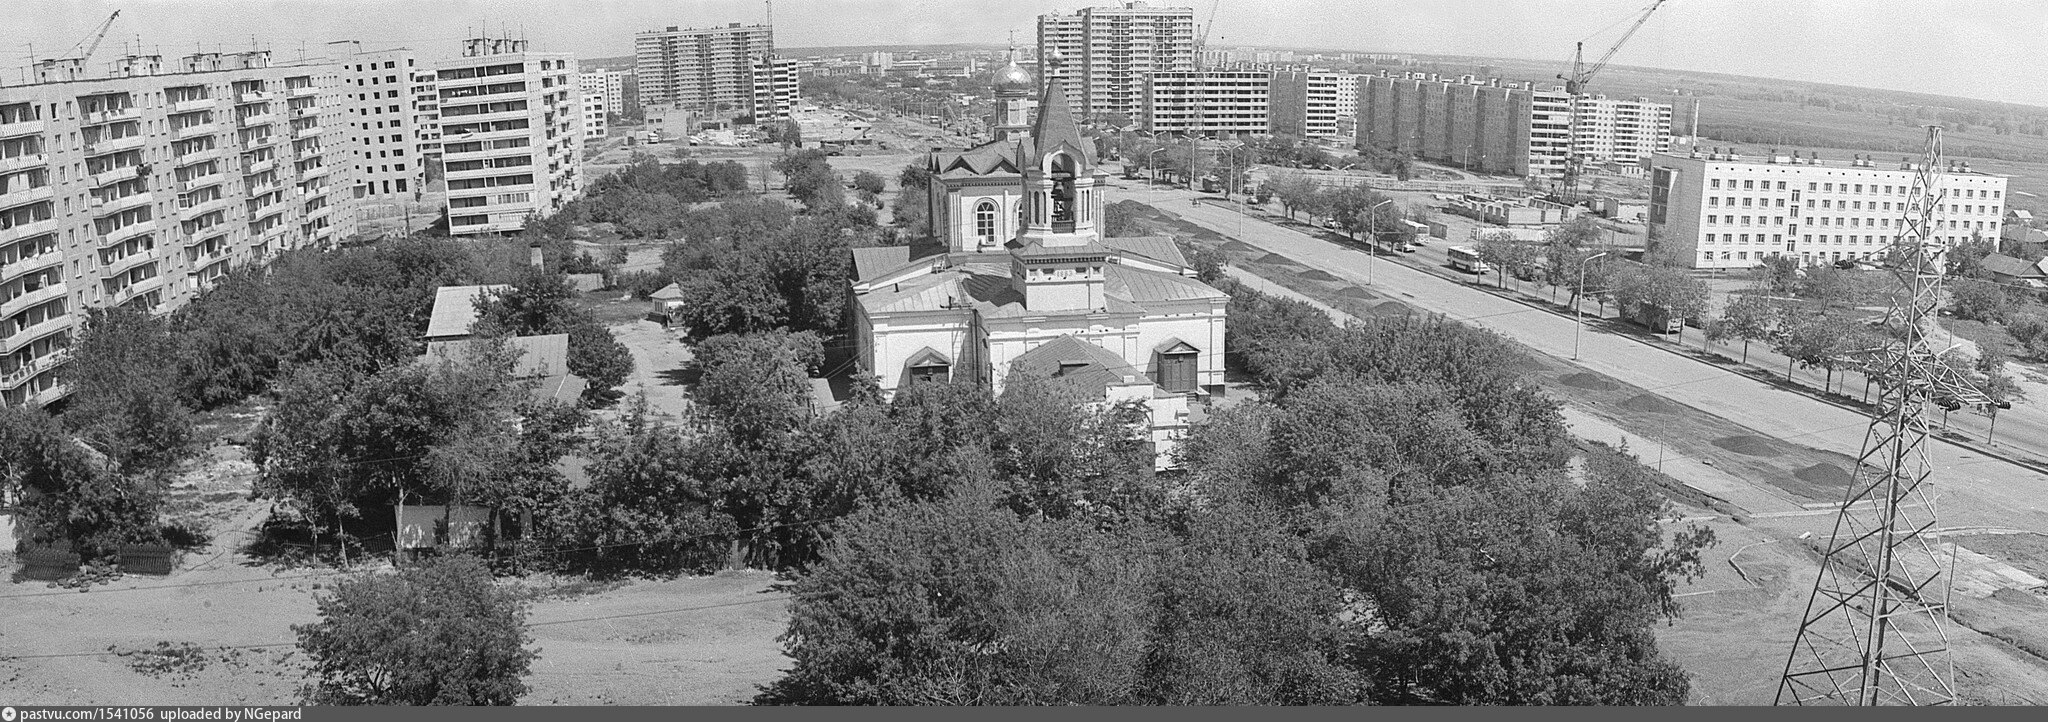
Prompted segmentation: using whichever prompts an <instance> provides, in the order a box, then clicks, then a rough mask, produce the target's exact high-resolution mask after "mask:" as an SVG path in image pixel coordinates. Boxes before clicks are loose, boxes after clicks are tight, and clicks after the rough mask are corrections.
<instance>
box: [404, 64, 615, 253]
mask: <svg viewBox="0 0 2048 722" xmlns="http://www.w3.org/2000/svg"><path fill="white" fill-rule="evenodd" d="M434 76H435V77H434V84H435V90H436V92H437V94H438V96H439V97H440V107H439V108H438V110H439V112H440V115H441V118H440V122H441V151H442V163H443V170H444V175H445V176H446V178H447V181H448V232H449V233H450V234H453V235H472V234H479V233H505V232H509V231H517V230H520V229H522V228H525V227H526V218H527V216H529V215H532V214H539V215H547V214H550V213H553V212H555V211H556V210H559V209H561V207H562V204H564V203H567V202H568V201H569V200H570V199H572V198H575V197H576V196H577V195H578V194H579V193H581V192H582V190H583V174H582V169H581V167H580V164H581V162H582V157H583V128H582V126H583V99H582V95H583V94H582V91H581V90H580V89H579V87H578V80H577V72H576V59H575V56H573V55H571V54H569V53H537V52H529V51H527V49H526V41H524V40H510V39H496V38H475V39H471V40H467V41H464V42H463V53H462V57H459V58H454V59H451V60H442V61H439V62H437V63H435V66H434Z"/></svg>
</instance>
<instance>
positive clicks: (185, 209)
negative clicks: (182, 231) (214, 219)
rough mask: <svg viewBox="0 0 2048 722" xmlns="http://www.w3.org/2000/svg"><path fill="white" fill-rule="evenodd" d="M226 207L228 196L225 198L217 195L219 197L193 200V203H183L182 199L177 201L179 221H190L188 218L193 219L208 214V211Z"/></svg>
mask: <svg viewBox="0 0 2048 722" xmlns="http://www.w3.org/2000/svg"><path fill="white" fill-rule="evenodd" d="M227 207H228V198H227V196H221V197H219V198H211V199H207V200H203V201H197V202H194V203H185V202H182V201H181V202H179V203H178V220H180V221H190V220H195V219H197V218H199V217H200V216H203V215H206V214H208V213H212V212H214V211H218V210H222V209H225V208H227Z"/></svg>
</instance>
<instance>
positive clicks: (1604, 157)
mask: <svg viewBox="0 0 2048 722" xmlns="http://www.w3.org/2000/svg"><path fill="white" fill-rule="evenodd" d="M1572 108H1573V111H1574V115H1575V116H1576V118H1577V122H1578V129H1577V131H1576V133H1577V136H1576V140H1575V141H1574V147H1575V148H1577V150H1578V153H1579V156H1580V158H1581V159H1582V160H1583V161H1584V162H1586V163H1588V164H1592V163H1621V164H1626V165H1634V164H1637V163H1641V162H1642V159H1644V158H1648V157H1650V155H1652V154H1655V153H1665V152H1669V151H1670V150H1671V104H1669V103H1656V102H1651V100H1650V99H1649V98H1609V97H1607V96H1605V95H1588V96H1580V97H1579V98H1578V100H1577V101H1575V102H1574V103H1573V104H1572Z"/></svg>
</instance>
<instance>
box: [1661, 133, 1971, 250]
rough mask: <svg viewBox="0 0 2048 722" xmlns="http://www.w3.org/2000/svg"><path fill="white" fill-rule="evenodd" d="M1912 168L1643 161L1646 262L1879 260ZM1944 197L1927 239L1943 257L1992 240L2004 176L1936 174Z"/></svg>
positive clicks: (1709, 159) (1797, 160)
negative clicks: (1659, 258) (1647, 172)
mask: <svg viewBox="0 0 2048 722" xmlns="http://www.w3.org/2000/svg"><path fill="white" fill-rule="evenodd" d="M1914 166H1915V163H1914V161H1912V160H1911V159H1907V160H1905V161H1903V162H1900V163H1898V164H1885V165H1884V166H1882V167H1880V165H1879V164H1878V163H1877V161H1875V160H1872V159H1869V158H1854V159H1851V160H1848V161H1840V162H1835V163H1827V162H1823V161H1822V160H1820V159H1819V158H1818V157H1806V158H1801V157H1799V156H1798V155H1797V154H1794V155H1790V156H1786V155H1778V154H1776V153H1773V154H1771V155H1767V156H1763V157H1754V156H1749V157H1745V156H1743V155H1741V154H1740V153H1737V152H1735V151H1734V149H1725V150H1724V149H1719V148H1710V149H1707V151H1706V152H1698V151H1695V152H1692V153H1688V154H1686V155H1682V156H1681V155H1676V154H1666V153H1659V154H1656V155H1653V156H1651V157H1650V167H1651V178H1650V218H1649V220H1650V224H1651V229H1652V231H1653V233H1652V235H1651V238H1653V239H1656V240H1653V241H1652V242H1651V243H1652V246H1651V249H1650V250H1651V252H1652V253H1659V254H1663V255H1665V256H1667V257H1670V258H1675V259H1679V260H1686V259H1690V263H1691V264H1692V267H1694V268H1748V267H1751V266H1755V265H1757V264H1759V263H1762V262H1763V261H1764V259H1767V258H1770V257H1773V256H1793V257H1796V258H1798V259H1799V260H1800V261H1801V262H1802V263H1823V262H1829V263H1831V262H1835V261H1847V260H1868V259H1873V258H1882V257H1883V255H1884V253H1885V248H1886V247H1887V246H1888V245H1890V244H1891V243H1892V241H1893V239H1895V238H1896V237H1897V236H1898V234H1899V232H1900V230H1901V221H1902V220H1903V219H1904V218H1905V215H1906V208H1907V206H1908V204H1909V203H1911V202H1912V200H1913V198H1912V196H1911V195H1909V194H1910V193H1911V192H1912V185H1913V177H1914V176H1915V175H1916V169H1915V167H1914ZM1935 178H1936V183H1937V184H1938V185H1939V187H1940V189H1941V190H1942V191H1943V192H1944V193H1945V194H1946V198H1945V200H1944V201H1943V202H1942V203H1940V204H1939V205H1937V206H1936V208H1935V214H1934V224H1933V227H1932V232H1933V234H1934V237H1935V238H1936V239H1937V240H1939V241H1940V242H1941V243H1943V244H1944V245H1945V246H1947V247H1953V246H1954V245H1955V244H1957V243H1961V242H1963V241H1967V240H1969V239H1970V238H1971V237H1972V236H1978V235H1981V236H1982V237H1984V238H1997V237H1998V235H1999V224H2000V222H2001V221H2002V220H2003V219H2004V217H2005V190H2006V178H2005V177H2004V176H1997V175H1990V174H1987V173H1977V172H1973V171H1971V170H1970V167H1969V165H1968V164H1967V163H1957V164H1951V165H1950V166H1949V167H1947V168H1944V169H1942V170H1941V171H1940V172H1937V173H1935Z"/></svg>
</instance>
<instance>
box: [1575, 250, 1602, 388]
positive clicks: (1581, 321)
mask: <svg viewBox="0 0 2048 722" xmlns="http://www.w3.org/2000/svg"><path fill="white" fill-rule="evenodd" d="M1607 253H1608V252H1607V251H1601V252H1599V253H1595V254H1593V255H1590V256H1587V257H1585V259H1583V260H1580V261H1579V292H1578V293H1576V294H1573V295H1572V360H1573V361H1577V360H1579V336H1580V335H1581V334H1582V333H1583V332H1584V331H1585V329H1586V303H1585V301H1586V299H1585V296H1586V264H1587V263H1591V262H1592V261H1593V259H1595V258H1599V257H1601V256H1605V255H1607Z"/></svg>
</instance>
